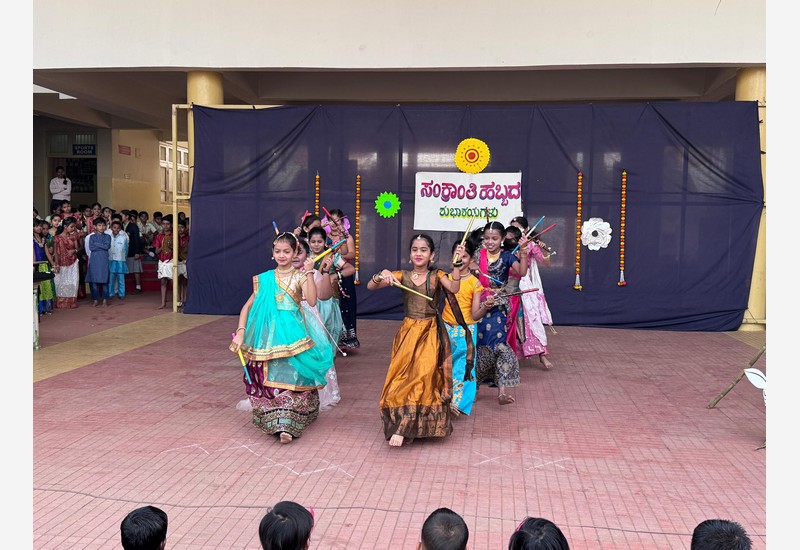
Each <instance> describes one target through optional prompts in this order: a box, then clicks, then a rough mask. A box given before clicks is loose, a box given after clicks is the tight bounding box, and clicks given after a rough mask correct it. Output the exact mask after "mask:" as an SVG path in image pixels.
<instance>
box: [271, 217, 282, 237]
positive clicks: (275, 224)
mask: <svg viewBox="0 0 800 550" xmlns="http://www.w3.org/2000/svg"><path fill="white" fill-rule="evenodd" d="M272 227H274V228H275V234H276V235H280V231H278V224H277V223H275V220H272Z"/></svg>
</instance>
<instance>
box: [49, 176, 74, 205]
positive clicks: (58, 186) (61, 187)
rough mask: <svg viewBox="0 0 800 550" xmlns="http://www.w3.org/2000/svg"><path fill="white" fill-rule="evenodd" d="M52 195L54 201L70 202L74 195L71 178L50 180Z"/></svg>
mask: <svg viewBox="0 0 800 550" xmlns="http://www.w3.org/2000/svg"><path fill="white" fill-rule="evenodd" d="M50 194H51V195H53V200H54V201H64V200H66V201H68V200H71V199H70V195H72V180H71V179H69V178H53V179H51V180H50Z"/></svg>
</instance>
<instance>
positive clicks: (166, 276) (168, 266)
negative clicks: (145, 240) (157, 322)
mask: <svg viewBox="0 0 800 550" xmlns="http://www.w3.org/2000/svg"><path fill="white" fill-rule="evenodd" d="M158 213H159V212H156V214H158ZM159 218H160V219H161V227H162V231H161V233H156V234H155V237H154V238H153V250H154V251H155V255H156V257H157V258H158V271H157V275H158V281H159V282H160V283H161V305H160V306H158V309H164V308H165V307H167V290H168V288H167V287H168V286H169V284H170V281H172V276H173V274H172V216H165V217H163V218H161V216H159Z"/></svg>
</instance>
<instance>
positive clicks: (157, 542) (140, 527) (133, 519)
mask: <svg viewBox="0 0 800 550" xmlns="http://www.w3.org/2000/svg"><path fill="white" fill-rule="evenodd" d="M168 524H169V519H168V518H167V513H166V512H164V510H162V509H161V508H156V507H155V506H143V507H141V508H136V509H135V510H133V511H132V512H130V513H129V514H128V515H127V516H125V518H124V519H123V520H122V523H120V525H119V534H120V541H121V542H122V548H123V550H164V548H165V547H166V544H167V526H168Z"/></svg>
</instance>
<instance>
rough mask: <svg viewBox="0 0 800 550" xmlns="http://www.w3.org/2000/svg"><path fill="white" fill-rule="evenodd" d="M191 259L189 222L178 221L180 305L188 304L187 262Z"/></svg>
mask: <svg viewBox="0 0 800 550" xmlns="http://www.w3.org/2000/svg"><path fill="white" fill-rule="evenodd" d="M188 258H189V222H188V220H180V219H179V220H178V305H179V306H183V304H185V303H186V292H187V290H188V288H189V280H188V274H187V271H186V260H187V259H188Z"/></svg>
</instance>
